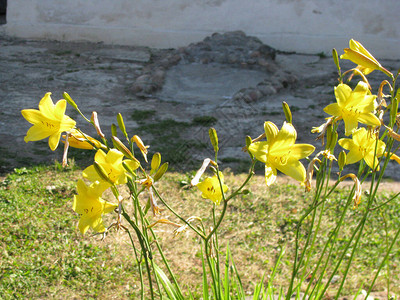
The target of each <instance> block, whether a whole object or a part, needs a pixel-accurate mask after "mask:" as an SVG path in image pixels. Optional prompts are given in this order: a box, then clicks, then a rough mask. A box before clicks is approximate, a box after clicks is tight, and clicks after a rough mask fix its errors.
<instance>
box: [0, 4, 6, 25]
mask: <svg viewBox="0 0 400 300" xmlns="http://www.w3.org/2000/svg"><path fill="white" fill-rule="evenodd" d="M6 12H7V0H0V25H2V24H6Z"/></svg>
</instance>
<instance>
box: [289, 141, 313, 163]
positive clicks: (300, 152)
mask: <svg viewBox="0 0 400 300" xmlns="http://www.w3.org/2000/svg"><path fill="white" fill-rule="evenodd" d="M314 150H315V147H314V146H313V145H310V144H295V145H293V146H292V147H291V148H290V157H291V159H297V160H299V159H302V158H305V157H307V156H309V155H310V154H311V153H313V152H314Z"/></svg>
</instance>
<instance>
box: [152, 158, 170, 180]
mask: <svg viewBox="0 0 400 300" xmlns="http://www.w3.org/2000/svg"><path fill="white" fill-rule="evenodd" d="M167 169H168V163H167V162H166V163H163V164H162V165H161V167H160V168H159V169H158V171H157V173H156V174H155V175H154V177H153V179H154V181H158V180H160V179H161V177H162V176H163V175H164V173H165V172H167Z"/></svg>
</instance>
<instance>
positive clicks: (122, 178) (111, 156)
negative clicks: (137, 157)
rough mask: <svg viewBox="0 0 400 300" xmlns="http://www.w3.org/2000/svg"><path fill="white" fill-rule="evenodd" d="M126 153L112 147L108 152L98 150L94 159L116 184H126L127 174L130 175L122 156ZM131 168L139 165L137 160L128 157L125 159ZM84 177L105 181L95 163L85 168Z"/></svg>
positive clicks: (92, 180)
mask: <svg viewBox="0 0 400 300" xmlns="http://www.w3.org/2000/svg"><path fill="white" fill-rule="evenodd" d="M123 157H124V155H123V154H122V153H121V152H120V151H118V150H117V149H111V150H110V151H108V153H107V154H105V153H104V151H103V150H101V149H100V150H97V152H96V154H95V156H94V160H95V161H96V162H97V163H98V164H99V165H100V166H101V167H103V169H104V171H105V173H106V174H107V176H108V178H109V179H110V181H111V182H113V183H114V184H125V183H126V182H127V176H129V175H128V174H127V172H126V170H125V168H124V167H123V166H122V158H123ZM124 163H126V164H127V165H128V166H129V167H130V168H131V170H136V169H137V168H138V167H139V163H138V162H137V161H133V160H129V159H126V160H124ZM82 174H83V177H85V178H87V179H88V180H90V181H91V182H95V181H100V182H105V181H104V179H103V178H102V177H101V176H100V175H99V174H98V173H97V171H96V169H95V167H94V166H93V165H91V166H89V167H87V168H86V169H85V170H83V173H82Z"/></svg>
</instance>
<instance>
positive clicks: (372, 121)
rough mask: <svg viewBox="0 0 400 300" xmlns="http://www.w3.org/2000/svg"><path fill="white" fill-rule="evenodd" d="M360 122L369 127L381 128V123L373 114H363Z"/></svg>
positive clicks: (359, 118)
mask: <svg viewBox="0 0 400 300" xmlns="http://www.w3.org/2000/svg"><path fill="white" fill-rule="evenodd" d="M358 120H359V121H360V122H361V123H363V124H366V125H369V126H379V125H381V121H380V120H379V119H378V117H377V116H375V115H374V114H373V113H361V114H360V115H359V116H358Z"/></svg>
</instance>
